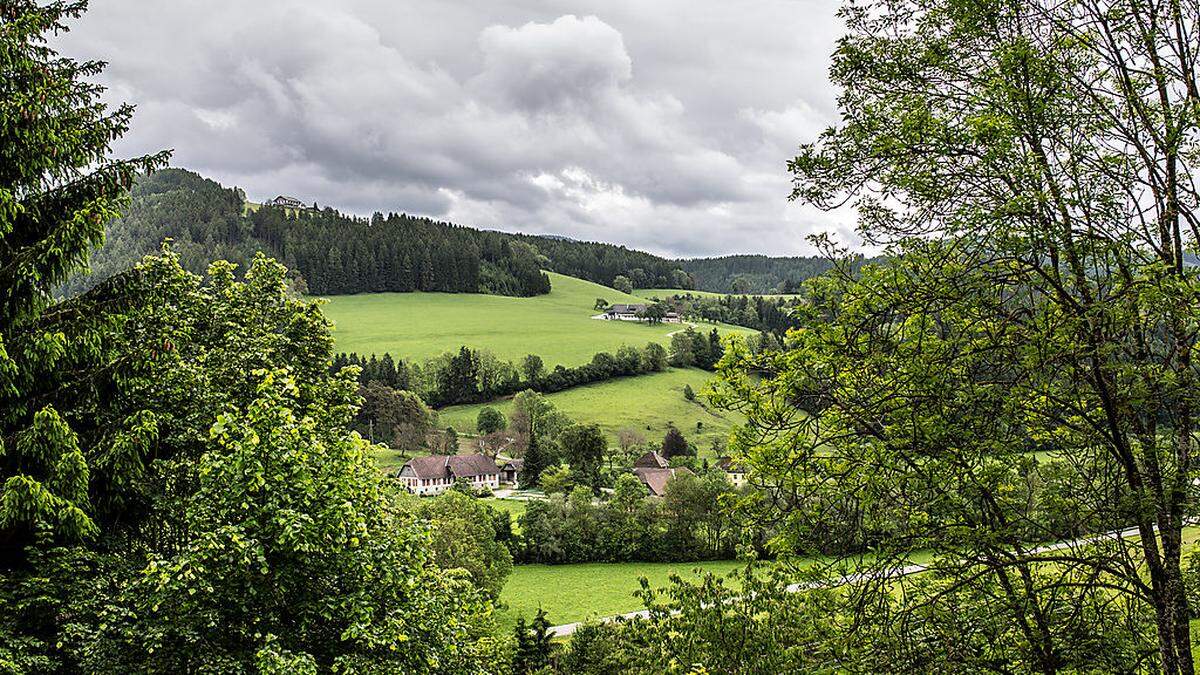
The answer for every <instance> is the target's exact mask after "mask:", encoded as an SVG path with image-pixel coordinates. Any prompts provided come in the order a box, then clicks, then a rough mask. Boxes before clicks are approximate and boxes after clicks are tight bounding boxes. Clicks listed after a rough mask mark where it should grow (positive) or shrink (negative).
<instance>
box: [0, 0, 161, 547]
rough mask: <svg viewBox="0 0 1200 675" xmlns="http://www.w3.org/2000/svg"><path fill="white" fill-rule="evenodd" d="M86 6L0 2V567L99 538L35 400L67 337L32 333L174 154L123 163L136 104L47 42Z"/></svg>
mask: <svg viewBox="0 0 1200 675" xmlns="http://www.w3.org/2000/svg"><path fill="white" fill-rule="evenodd" d="M85 7H86V5H85V3H75V2H72V3H67V2H53V3H49V4H43V3H39V2H34V1H33V0H8V1H6V2H3V3H0V64H3V66H2V67H0V486H2V487H0V494H3V495H4V499H3V501H2V502H0V542H3V544H0V568H3V567H6V566H9V565H11V564H14V563H16V562H17V561H18V560H20V559H22V557H23V553H22V550H23V548H24V545H25V544H27V543H29V541H30V538H31V537H32V529H33V528H38V529H43V530H48V531H50V532H54V533H56V534H57V535H59V536H60V537H63V538H68V539H73V538H78V537H80V536H83V535H85V534H87V533H88V532H91V531H92V530H93V529H94V525H93V523H92V520H91V517H90V515H89V507H88V504H87V502H88V495H87V488H88V481H89V466H88V463H87V461H86V459H85V457H84V454H83V452H82V451H81V449H80V448H79V444H78V440H77V438H76V436H75V433H74V431H73V430H72V428H71V426H70V423H69V420H67V419H64V418H63V417H62V416H61V415H60V414H59V413H58V412H57V411H56V410H55V408H54V407H52V406H50V405H47V404H46V403H45V402H44V401H35V400H32V396H31V395H30V393H29V392H30V389H31V388H32V387H34V386H35V385H36V382H37V379H38V375H37V373H38V372H41V371H44V370H50V369H54V368H55V367H56V363H57V362H58V361H59V360H60V359H62V358H63V356H64V354H63V351H64V349H65V348H66V344H65V338H64V337H63V336H62V334H60V333H57V332H53V331H37V330H30V329H29V328H28V326H29V324H30V323H31V322H32V321H33V320H34V319H35V318H37V317H38V315H39V314H40V313H41V310H43V309H44V308H45V307H46V306H47V304H49V302H50V300H51V297H52V293H53V292H54V289H55V288H56V287H57V286H58V285H60V284H62V283H63V282H64V281H65V280H66V279H67V276H68V275H69V274H71V273H72V272H73V271H75V270H78V269H79V268H81V267H82V266H83V265H84V264H85V263H86V261H87V258H88V255H89V253H90V252H91V250H92V249H93V248H94V247H96V246H97V245H99V244H100V243H101V242H102V241H103V239H104V226H105V223H107V222H108V221H109V220H111V219H112V218H113V217H115V216H117V215H119V213H120V210H121V208H122V207H123V206H124V204H125V202H126V199H127V196H128V190H129V187H130V186H131V185H132V183H133V180H134V178H135V176H137V175H138V174H139V173H140V172H149V171H152V170H154V169H155V168H157V167H159V166H161V165H163V164H165V163H166V160H167V157H168V155H167V153H159V154H155V155H147V156H144V157H139V158H137V159H131V160H124V161H114V160H112V159H110V158H109V152H110V146H111V144H112V143H113V142H114V141H115V140H117V139H118V138H120V137H121V136H123V135H124V134H125V132H126V131H127V130H128V125H129V120H130V118H131V116H132V115H133V107H132V106H130V105H127V104H124V105H120V106H117V107H116V108H115V109H114V108H110V107H109V106H108V105H107V104H105V103H104V102H103V101H102V95H103V92H104V87H102V86H100V85H98V84H94V83H92V82H89V80H92V79H94V78H96V77H97V76H98V75H99V74H100V73H101V72H102V71H103V69H104V63H102V62H100V61H83V62H80V61H75V60H72V59H69V58H65V57H62V56H60V55H59V54H58V53H57V52H56V51H55V50H54V49H53V48H51V47H50V46H49V45H48V39H49V37H51V36H53V35H56V34H59V33H62V32H65V31H66V30H67V27H66V22H67V21H68V20H70V19H74V18H77V17H79V16H80V15H81V14H82V13H83V11H84V9H85Z"/></svg>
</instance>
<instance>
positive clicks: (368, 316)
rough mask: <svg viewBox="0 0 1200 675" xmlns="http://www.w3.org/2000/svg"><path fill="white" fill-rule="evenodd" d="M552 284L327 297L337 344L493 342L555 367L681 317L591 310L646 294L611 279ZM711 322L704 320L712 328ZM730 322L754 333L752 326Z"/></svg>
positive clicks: (650, 333) (643, 337) (415, 346)
mask: <svg viewBox="0 0 1200 675" xmlns="http://www.w3.org/2000/svg"><path fill="white" fill-rule="evenodd" d="M550 281H551V284H552V290H551V292H550V293H548V294H546V295H540V296H536V297H532V298H514V297H506V296H498V295H478V294H466V293H463V294H454V293H369V294H361V295H342V296H333V297H330V298H327V300H328V304H327V305H325V307H324V308H323V309H324V311H325V315H326V316H327V317H329V318H330V319H332V320H333V322H334V325H335V328H334V333H333V335H334V338H335V339H336V340H337V346H336V349H337V350H338V351H345V352H358V353H359V354H370V353H377V354H382V353H384V352H390V353H391V354H392V355H393V356H397V357H402V358H407V359H414V360H417V361H421V360H424V359H427V358H430V357H433V356H437V355H438V354H440V353H442V352H446V351H450V350H454V349H457V348H458V347H459V346H460V345H464V344H465V345H467V346H470V347H474V348H482V349H488V350H491V351H492V352H493V353H495V354H496V355H497V356H499V357H500V358H502V359H507V360H511V361H517V360H519V359H521V358H522V357H524V356H525V355H526V354H537V355H539V356H541V357H542V359H543V360H544V361H545V362H546V366H547V367H549V368H552V367H554V366H555V365H557V364H562V365H565V366H575V365H579V364H582V363H586V362H587V361H590V360H591V358H592V355H593V354H595V353H596V352H600V351H616V349H617V348H618V347H620V346H621V345H624V344H628V345H633V346H637V347H641V346H643V345H645V344H646V343H647V342H650V341H652V340H654V341H658V342H661V343H663V344H666V343H668V342H670V337H669V335H670V333H672V332H673V331H676V330H679V329H680V326H679V325H677V324H661V325H657V326H651V325H646V324H641V323H634V322H625V321H597V320H595V319H592V318H591V317H592V316H593V315H594V314H596V313H597V312H596V311H594V310H593V309H592V307H593V306H594V304H595V302H596V298H604V299H605V300H607V301H608V302H642V300H641V299H639V298H637V297H636V296H633V295H626V294H624V293H621V292H619V291H616V290H613V289H611V288H608V287H606V286H601V285H599V284H594V283H591V282H588V281H583V280H580V279H576V278H573V277H567V276H563V275H561V274H553V273H551V274H550ZM708 328H709V326H707V325H706V326H704V329H705V330H707V329H708ZM721 328H722V330H726V331H734V332H740V333H749V332H750V331H747V330H746V329H744V328H737V327H734V326H722V327H721Z"/></svg>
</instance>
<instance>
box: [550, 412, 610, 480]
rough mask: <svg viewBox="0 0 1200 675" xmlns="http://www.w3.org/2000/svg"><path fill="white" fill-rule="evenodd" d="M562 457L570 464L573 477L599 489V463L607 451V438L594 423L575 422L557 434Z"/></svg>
mask: <svg viewBox="0 0 1200 675" xmlns="http://www.w3.org/2000/svg"><path fill="white" fill-rule="evenodd" d="M558 445H559V447H560V448H561V449H562V458H563V459H564V460H566V462H567V463H568V464H570V465H571V475H572V477H574V479H575V480H576V481H577V482H579V483H581V484H583V485H587V486H589V487H591V488H592V489H593V490H596V491H597V492H598V491H599V490H600V465H601V464H602V463H603V461H604V455H605V454H606V453H607V452H608V440H607V439H606V438H605V436H604V432H603V431H601V430H600V427H599V426H598V425H596V424H575V425H572V426H570V427H567V428H566V429H564V430H563V432H562V433H561V434H559V436H558Z"/></svg>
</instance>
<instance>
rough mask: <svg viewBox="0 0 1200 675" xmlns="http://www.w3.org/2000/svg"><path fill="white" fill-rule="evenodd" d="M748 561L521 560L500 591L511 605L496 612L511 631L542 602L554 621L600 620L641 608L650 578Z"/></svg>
mask: <svg viewBox="0 0 1200 675" xmlns="http://www.w3.org/2000/svg"><path fill="white" fill-rule="evenodd" d="M742 565H743V563H740V562H738V561H736V560H717V561H709V562H684V563H582V564H578V565H517V566H516V567H514V568H513V573H512V576H511V577H509V578H508V583H506V584H505V585H504V590H503V591H502V592H501V593H500V600H501V602H503V603H504V604H505V605H507V607H506V608H504V609H502V610H500V611H499V612H498V613H497V618H498V619H499V621H498V623H499V629H500V630H501V631H504V632H505V633H508V632H510V631H511V630H512V627H513V626H514V625H515V624H516V622H517V617H521V616H523V617H525V620H526V621H529V620H531V619H533V617H534V616H535V615H536V614H537V611H538V607H541V608H542V609H544V610H546V618H548V619H549V620H550V623H551V625H560V624H564V623H572V622H575V621H584V620H586V619H598V618H603V617H606V616H612V615H614V614H624V613H626V612H634V611H637V610H639V609H642V601H641V600H639V599H638V598H636V597H634V595H633V594H634V592H635V591H637V590H639V589H640V588H641V585H640V583H639V581H638V579H639V577H646V579H647V580H648V581H649V582H650V586H651V587H653V588H660V587H662V586H666V585H667V583H668V581H669V579H670V576H671V574H678V575H680V576H682V577H684V578H685V579H686V578H689V577H690V576H691V573H692V570H694V569H696V568H699V569H702V570H704V571H706V572H713V573H715V574H722V575H723V574H728V573H729V572H730V571H732V570H734V569H736V568H739V567H741V566H742Z"/></svg>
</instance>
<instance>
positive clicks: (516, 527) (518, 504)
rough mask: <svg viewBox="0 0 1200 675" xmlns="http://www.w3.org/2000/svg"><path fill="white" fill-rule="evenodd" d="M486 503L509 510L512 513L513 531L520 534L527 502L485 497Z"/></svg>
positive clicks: (499, 509)
mask: <svg viewBox="0 0 1200 675" xmlns="http://www.w3.org/2000/svg"><path fill="white" fill-rule="evenodd" d="M483 501H484V503H485V504H487V505H488V506H490V507H492V508H493V509H496V510H497V511H508V512H509V513H511V514H512V525H513V532H516V533H517V534H520V532H521V523H520V518H521V516H522V515H524V513H525V506H526V504H527V503H526V502H524V501H519V500H516V499H494V498H493V499H485V500H483Z"/></svg>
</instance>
